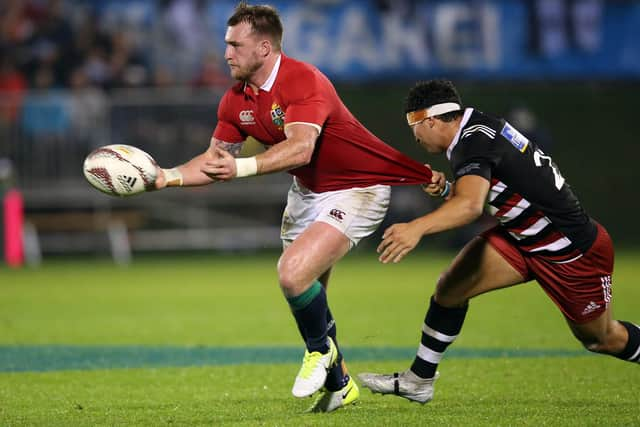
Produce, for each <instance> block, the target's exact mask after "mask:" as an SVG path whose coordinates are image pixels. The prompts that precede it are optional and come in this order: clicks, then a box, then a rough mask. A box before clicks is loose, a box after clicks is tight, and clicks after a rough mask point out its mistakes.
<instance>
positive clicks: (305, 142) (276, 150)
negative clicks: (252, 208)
mask: <svg viewBox="0 0 640 427" xmlns="http://www.w3.org/2000/svg"><path fill="white" fill-rule="evenodd" d="M285 135H286V137H287V139H285V140H284V141H282V142H279V143H277V144H276V145H273V146H271V147H270V148H269V149H268V150H267V151H265V152H264V153H260V154H258V155H256V156H254V157H246V158H240V159H235V158H233V156H231V155H229V153H227V152H225V151H224V150H220V149H219V148H216V150H215V151H214V156H213V158H207V159H206V161H205V163H204V165H203V167H202V172H203V173H205V174H206V175H207V176H208V177H210V178H212V179H214V180H220V181H228V180H230V179H233V178H239V177H245V176H251V175H263V174H267V173H272V172H280V171H286V170H289V169H295V168H297V167H300V166H304V165H306V164H307V163H309V162H310V161H311V156H312V155H313V150H314V147H315V144H316V140H317V139H318V135H319V131H318V129H316V127H315V126H313V125H310V124H305V123H295V124H290V125H288V126H287V127H285Z"/></svg>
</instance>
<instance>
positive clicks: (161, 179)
mask: <svg viewBox="0 0 640 427" xmlns="http://www.w3.org/2000/svg"><path fill="white" fill-rule="evenodd" d="M166 186H167V178H166V177H165V176H164V171H163V170H162V168H161V167H160V166H156V186H155V188H152V189H151V190H152V191H153V190H162V189H163V188H165V187H166Z"/></svg>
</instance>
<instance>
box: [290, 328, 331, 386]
mask: <svg viewBox="0 0 640 427" xmlns="http://www.w3.org/2000/svg"><path fill="white" fill-rule="evenodd" d="M327 340H328V341H329V351H328V352H327V353H324V354H323V353H320V352H318V351H314V352H311V353H309V351H308V350H305V352H304V359H303V360H302V366H301V367H300V371H299V372H298V376H297V377H296V380H295V382H294V383H293V388H292V389H291V393H292V394H293V395H294V396H295V397H307V396H311V395H312V394H313V393H315V392H316V391H318V390H320V389H321V388H322V386H324V382H325V381H326V379H327V371H328V370H329V368H330V367H331V366H332V365H333V364H334V363H335V362H336V359H337V358H338V349H337V347H336V345H335V344H334V343H333V340H332V339H331V337H327Z"/></svg>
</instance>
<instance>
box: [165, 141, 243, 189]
mask: <svg viewBox="0 0 640 427" xmlns="http://www.w3.org/2000/svg"><path fill="white" fill-rule="evenodd" d="M241 148H242V142H239V143H230V142H224V141H220V140H219V139H217V138H211V142H210V144H209V148H208V149H207V151H205V152H204V153H202V154H200V155H198V156H196V157H194V158H193V159H191V160H189V161H188V162H187V163H185V164H183V165H180V166H177V167H175V168H172V169H160V168H158V169H159V170H158V178H157V179H156V189H162V188H165V187H178V186H185V187H194V186H199V185H207V184H211V183H213V182H215V181H216V179H215V178H213V177H211V176H209V175H207V174H206V173H204V172H203V167H204V165H205V164H206V163H207V162H208V161H210V160H211V159H214V158H216V157H218V156H219V154H218V150H220V151H224V152H225V153H228V154H229V155H230V156H232V157H235V156H237V155H238V154H239V153H240V149H241Z"/></svg>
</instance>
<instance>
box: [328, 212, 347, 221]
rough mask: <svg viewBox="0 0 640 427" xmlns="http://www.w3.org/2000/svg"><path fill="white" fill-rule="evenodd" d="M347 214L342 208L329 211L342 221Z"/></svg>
mask: <svg viewBox="0 0 640 427" xmlns="http://www.w3.org/2000/svg"><path fill="white" fill-rule="evenodd" d="M345 215H346V213H345V212H344V211H341V210H340V209H331V211H329V216H331V217H333V218H334V219H335V220H336V221H339V222H342V220H344V216H345Z"/></svg>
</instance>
